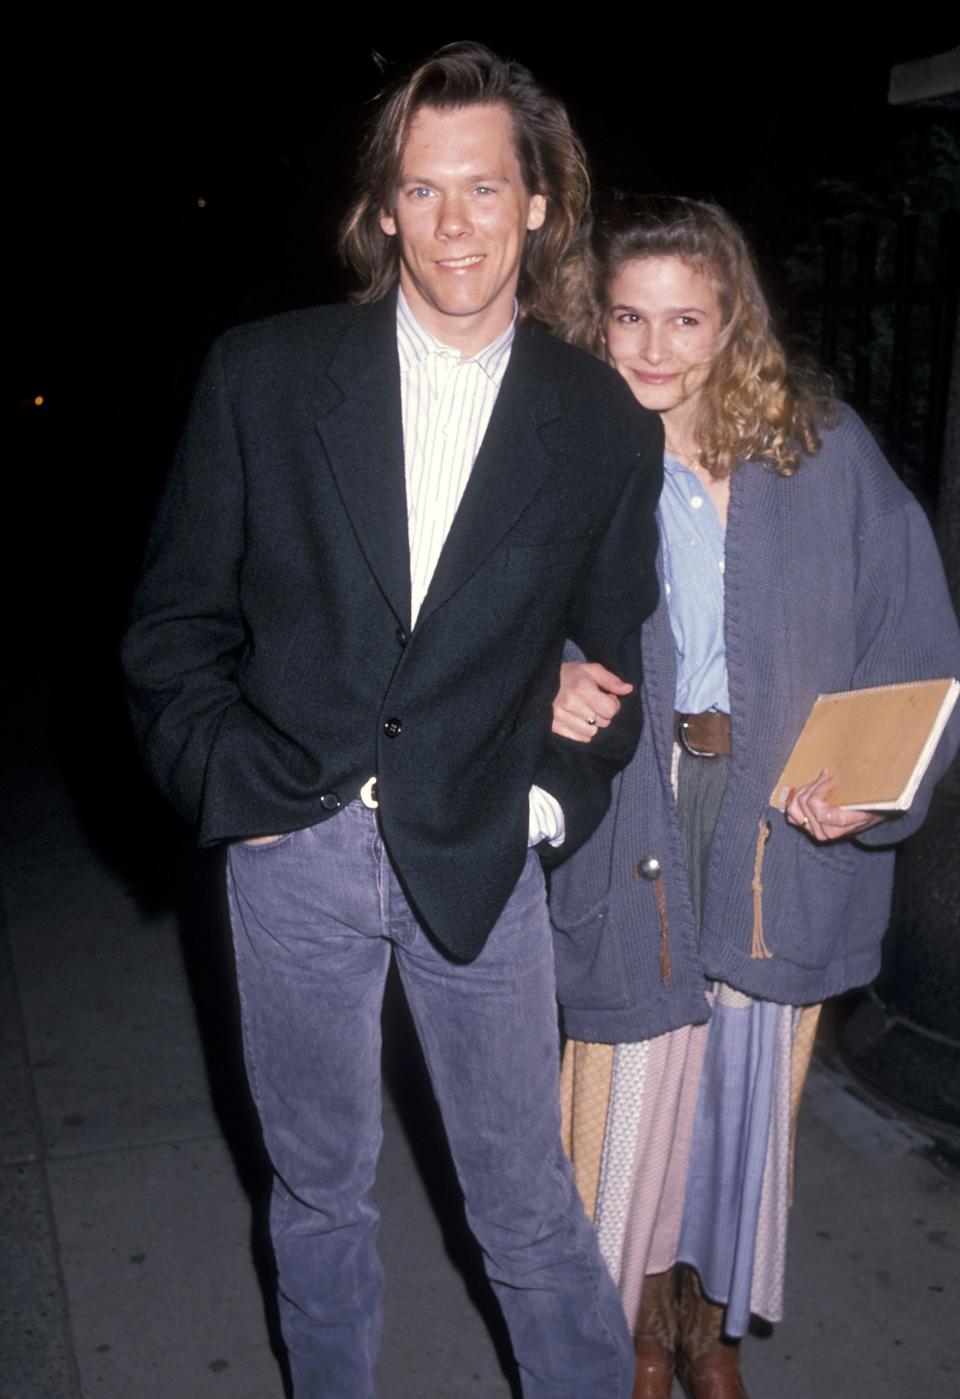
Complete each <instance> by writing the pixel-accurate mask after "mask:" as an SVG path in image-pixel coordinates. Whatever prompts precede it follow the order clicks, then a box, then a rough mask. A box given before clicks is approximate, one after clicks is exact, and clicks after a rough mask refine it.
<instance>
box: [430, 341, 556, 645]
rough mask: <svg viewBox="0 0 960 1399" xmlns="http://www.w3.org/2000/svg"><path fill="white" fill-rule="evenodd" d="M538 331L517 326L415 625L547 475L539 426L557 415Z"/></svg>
mask: <svg viewBox="0 0 960 1399" xmlns="http://www.w3.org/2000/svg"><path fill="white" fill-rule="evenodd" d="M542 334H543V332H538V331H534V330H532V329H530V328H529V327H525V326H522V325H521V326H518V327H517V335H516V339H515V341H514V344H513V349H512V351H511V354H510V362H509V364H508V365H507V370H506V373H505V374H504V377H503V383H502V384H501V385H500V392H499V393H498V395H497V401H496V403H495V404H494V408H493V412H492V414H491V415H490V423H489V425H488V427H487V431H486V433H485V435H484V439H483V442H482V444H481V447H480V451H479V452H478V454H477V460H476V461H475V462H474V465H473V470H472V472H471V473H470V480H469V481H468V482H467V488H466V490H465V491H464V493H463V499H462V500H461V502H460V506H459V509H458V510H457V513H456V515H455V516H454V520H453V524H452V525H451V527H450V533H449V534H448V535H447V538H446V541H445V542H444V546H443V549H442V550H441V553H440V558H439V559H438V561H437V567H436V569H435V571H434V575H433V578H432V579H431V582H430V587H429V589H428V590H427V595H426V597H425V598H424V600H423V605H422V607H421V609H420V613H419V616H418V619H417V621H418V624H419V622H420V621H422V620H423V619H425V618H426V617H427V616H429V614H430V613H431V612H433V611H435V610H436V608H438V607H439V606H440V605H441V604H442V603H443V602H445V601H446V600H447V599H448V598H449V597H450V596H451V595H452V594H453V593H455V592H456V591H457V589H458V588H460V587H462V586H463V584H464V583H465V582H466V581H467V579H468V578H470V576H471V575H472V574H473V573H475V572H476V570H477V569H478V568H479V566H480V565H481V564H482V563H483V561H484V559H485V558H486V557H487V556H488V554H490V553H491V551H492V550H493V549H495V548H496V546H497V545H498V544H499V542H500V540H501V539H503V537H504V535H506V534H507V532H508V531H509V530H510V529H511V528H512V527H513V524H514V522H515V521H516V520H517V519H518V518H519V516H520V515H521V514H522V512H523V511H524V510H525V509H526V507H527V505H528V504H529V503H530V501H531V500H532V499H533V497H534V496H535V495H536V494H537V492H538V491H539V490H540V489H541V487H542V485H543V484H544V481H545V479H546V478H547V477H548V475H549V473H550V469H551V466H552V464H553V463H552V458H551V456H550V453H549V452H548V450H547V447H546V445H545V443H544V436H543V434H544V429H545V428H546V426H547V424H548V423H550V422H551V421H553V420H554V419H556V418H558V417H559V416H560V413H561V409H560V403H559V398H558V395H557V391H556V385H555V383H554V381H553V378H552V376H551V375H549V374H548V373H546V372H544V366H543V365H542V362H541V360H542V356H541V354H540V352H539V343H540V339H541V335H542Z"/></svg>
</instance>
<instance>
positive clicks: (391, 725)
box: [383, 719, 403, 738]
mask: <svg viewBox="0 0 960 1399" xmlns="http://www.w3.org/2000/svg"><path fill="white" fill-rule="evenodd" d="M402 728H403V725H402V724H401V723H400V720H399V719H388V720H387V721H386V723H385V724H384V726H383V732H384V733H385V734H386V735H387V738H396V737H397V735H398V734H399V733H400V731H401V729H402Z"/></svg>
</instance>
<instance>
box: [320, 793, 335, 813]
mask: <svg viewBox="0 0 960 1399" xmlns="http://www.w3.org/2000/svg"><path fill="white" fill-rule="evenodd" d="M320 805H321V806H322V807H323V809H324V811H337V810H339V807H340V798H339V797H338V796H337V794H336V792H324V793H323V795H322V796H321V798H320Z"/></svg>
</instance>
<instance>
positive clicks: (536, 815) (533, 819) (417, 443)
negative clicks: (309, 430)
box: [397, 291, 564, 845]
mask: <svg viewBox="0 0 960 1399" xmlns="http://www.w3.org/2000/svg"><path fill="white" fill-rule="evenodd" d="M515 332H516V312H514V318H513V320H512V321H511V322H510V324H509V325H508V326H507V328H506V330H505V331H504V332H503V333H502V335H498V336H497V338H496V340H494V341H492V342H491V343H490V344H489V345H487V346H485V347H484V348H483V349H482V350H480V351H479V352H478V353H477V354H475V355H470V356H469V357H467V358H464V357H463V356H462V355H461V353H460V351H459V350H455V349H451V348H450V346H449V345H443V344H441V342H440V341H439V340H437V339H435V337H434V336H433V335H431V334H430V332H429V331H428V330H426V329H424V327H423V326H422V325H421V324H420V322H419V321H418V320H417V319H416V317H415V316H414V314H413V312H412V311H411V310H410V307H409V305H408V303H407V300H406V298H405V296H404V294H403V292H402V291H398V293H397V352H398V354H399V357H400V403H401V411H402V414H403V455H404V471H405V479H406V491H407V531H408V538H409V543H410V624H411V628H412V627H413V626H414V625H415V624H416V620H417V616H418V614H419V612H420V608H421V606H422V604H423V599H424V598H425V597H426V594H427V589H428V588H429V586H430V580H431V578H432V577H433V573H434V569H435V568H436V566H437V560H438V559H439V557H440V551H441V550H442V549H443V544H444V540H445V539H446V537H447V535H448V534H449V532H450V526H451V525H452V524H453V517H454V515H456V513H457V507H458V506H459V504H460V501H461V500H462V499H463V493H464V491H465V490H466V487H467V482H468V481H469V479H470V473H471V471H472V470H473V464H474V462H475V461H476V459H477V453H478V452H479V451H480V444H481V443H482V441H483V436H484V433H485V432H486V430H487V426H488V424H489V422H490V414H491V413H492V412H493V405H494V404H495V403H496V401H497V394H498V393H499V391H500V385H501V384H502V383H503V376H504V374H505V373H506V369H507V364H508V363H509V360H510V351H511V350H512V348H513V339H514V334H515ZM563 836H564V827H563V812H562V810H561V808H560V804H559V802H557V801H556V799H555V798H554V797H551V796H550V794H549V793H548V792H544V791H543V790H542V789H541V788H540V787H532V788H531V789H530V829H529V841H530V844H531V845H535V844H537V843H538V842H539V841H541V840H549V841H550V843H551V845H560V844H561V843H562V841H563Z"/></svg>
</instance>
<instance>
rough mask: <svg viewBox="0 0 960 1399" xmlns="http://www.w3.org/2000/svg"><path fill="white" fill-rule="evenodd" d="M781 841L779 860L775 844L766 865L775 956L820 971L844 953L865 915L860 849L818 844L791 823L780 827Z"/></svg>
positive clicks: (768, 918)
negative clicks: (774, 850)
mask: <svg viewBox="0 0 960 1399" xmlns="http://www.w3.org/2000/svg"><path fill="white" fill-rule="evenodd" d="M778 844H779V846H780V849H779V852H778V853H779V858H778V859H777V861H776V864H775V865H774V863H773V860H772V859H771V858H770V857H772V855H773V853H774V852H773V849H772V848H771V851H770V856H768V859H767V862H766V864H765V869H764V874H765V883H766V885H767V891H768V893H767V895H765V909H766V911H767V912H766V916H765V918H764V923H765V926H766V927H767V928H768V929H769V932H768V936H767V943H768V945H769V948H770V951H771V953H772V955H773V956H774V958H779V957H782V958H784V959H785V960H786V961H788V962H793V963H795V964H796V965H797V966H800V967H806V968H810V969H816V970H820V969H822V968H825V967H828V966H829V965H830V964H831V962H834V961H835V960H837V959H838V958H842V957H844V956H845V955H846V953H847V951H848V944H849V938H850V931H851V928H852V927H853V926H854V925H855V924H856V923H857V921H858V919H859V918H860V916H861V914H862V909H861V905H862V903H863V902H864V898H865V894H866V891H865V890H864V888H863V884H862V881H861V880H860V879H859V878H858V875H859V874H860V873H861V870H860V868H859V861H858V858H857V854H856V852H855V851H853V850H850V849H848V848H845V847H844V846H843V845H840V846H836V847H835V846H833V845H817V844H815V843H814V842H813V841H812V840H811V839H810V838H809V836H805V835H803V834H802V832H800V831H797V830H794V829H793V828H792V827H789V826H784V827H782V828H781V839H780V841H779V842H778ZM877 873H878V874H879V873H881V872H880V871H879V870H878V871H877ZM866 901H867V902H869V901H870V899H869V895H868V894H866Z"/></svg>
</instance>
